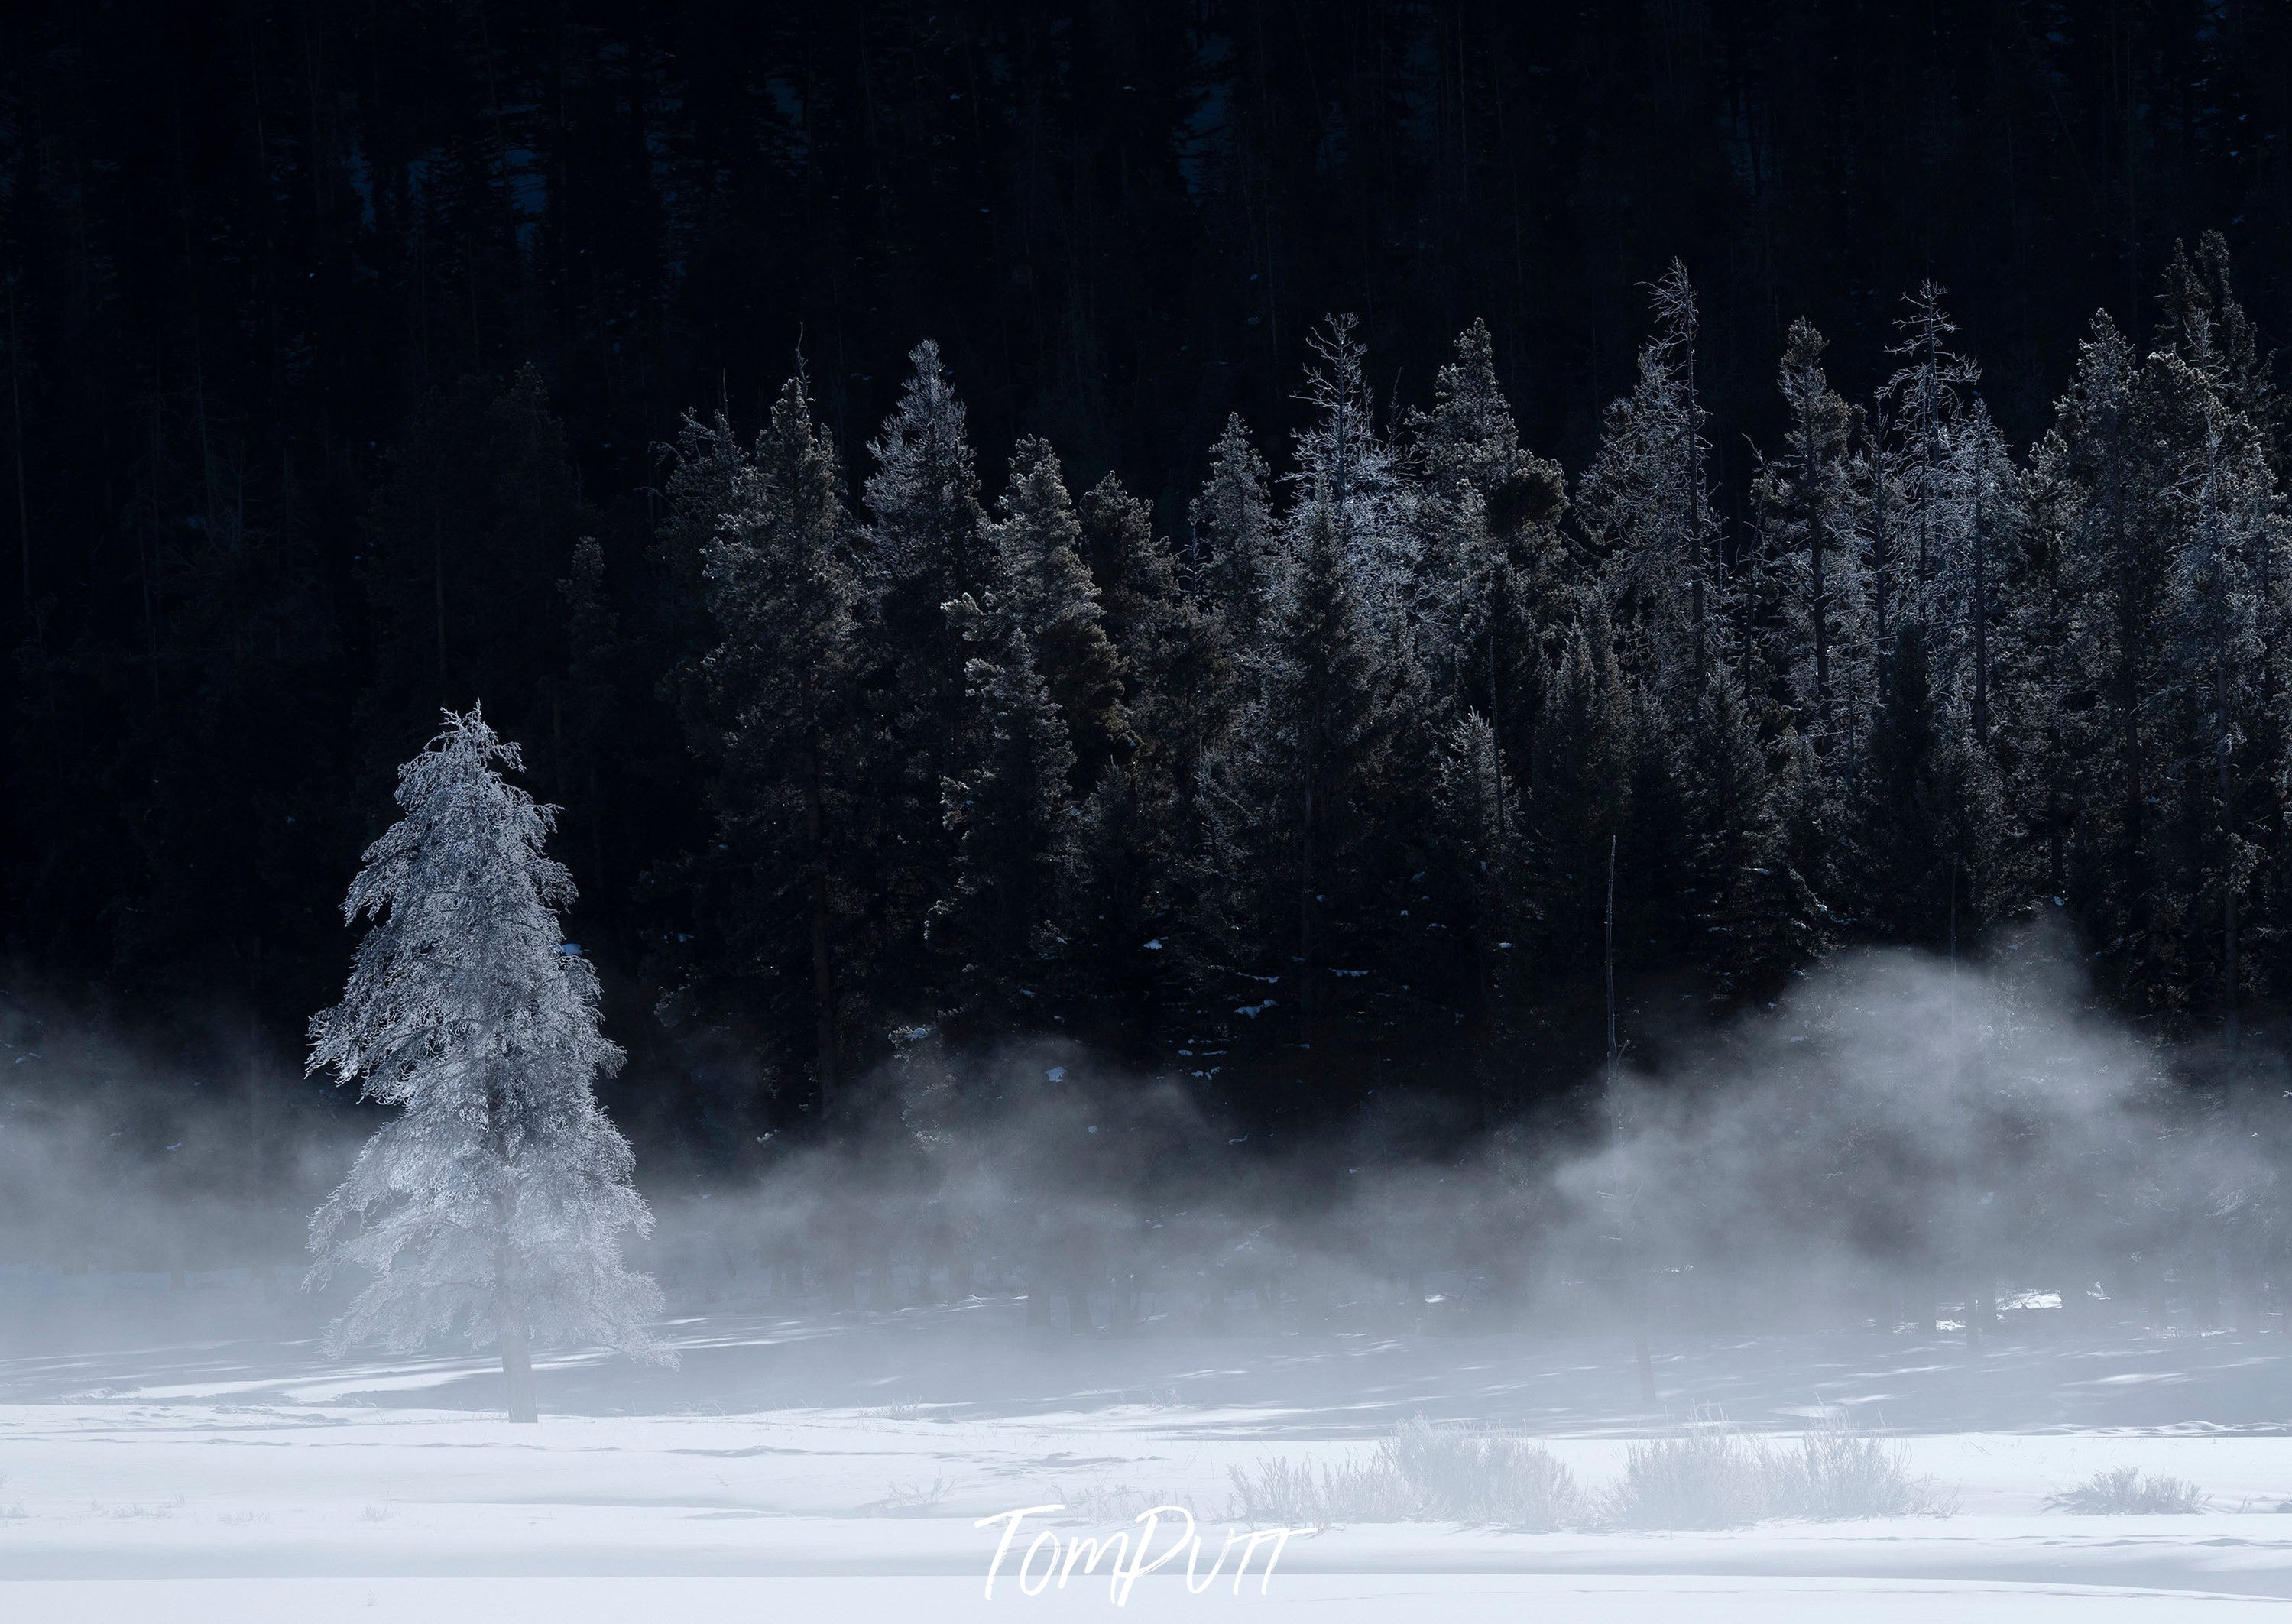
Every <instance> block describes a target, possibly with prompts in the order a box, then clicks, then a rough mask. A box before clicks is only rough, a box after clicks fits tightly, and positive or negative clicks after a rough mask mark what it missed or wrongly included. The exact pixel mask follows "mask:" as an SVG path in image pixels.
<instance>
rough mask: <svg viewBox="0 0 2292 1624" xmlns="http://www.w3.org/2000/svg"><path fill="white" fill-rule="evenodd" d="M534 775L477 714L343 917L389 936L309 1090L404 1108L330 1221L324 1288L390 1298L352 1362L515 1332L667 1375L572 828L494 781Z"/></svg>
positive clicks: (360, 962) (448, 734)
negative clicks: (610, 1102) (626, 1249)
mask: <svg viewBox="0 0 2292 1624" xmlns="http://www.w3.org/2000/svg"><path fill="white" fill-rule="evenodd" d="M497 766H498V767H504V768H508V769H510V770H511V771H516V770H518V769H519V768H520V767H521V761H520V758H519V753H518V748H517V747H516V746H515V745H513V744H506V743H504V742H503V741H502V740H501V739H497V738H496V736H495V734H494V732H493V730H492V729H490V728H488V726H487V725H486V724H485V722H484V720H483V719H482V717H481V716H480V714H479V712H478V711H477V710H475V709H472V711H471V712H470V714H469V715H466V716H461V715H454V714H452V713H450V712H449V713H448V714H447V715H446V719H445V728H444V731H442V732H440V734H439V736H438V737H437V738H436V739H432V740H431V742H430V744H429V745H428V747H425V748H424V750H423V752H422V753H421V754H420V755H417V756H416V757H415V758H414V759H413V760H412V761H410V762H408V763H407V764H405V766H403V767H401V768H400V769H399V787H398V803H399V805H400V806H402V807H404V808H405V816H404V817H402V818H401V819H399V821H398V822H397V823H396V824H394V825H393V826H392V827H391V829H390V831H389V832H388V833H387V834H385V835H383V837H382V838H381V839H380V840H377V841H376V842H375V844H373V845H372V846H370V847H368V848H367V852H366V855H365V867H364V869H362V870H361V871H360V873H359V877H358V878H357V880H356V881H355V882H354V883H353V884H352V885H351V890H350V895H349V897H348V898H347V899H346V900H345V901H344V902H343V918H344V919H345V921H356V920H358V919H359V918H361V917H364V918H367V919H369V920H371V921H373V925H372V928H371V929H369V930H368V931H367V934H366V938H365V940H364V941H361V942H360V943H359V948H358V951H357V953H356V955H355V957H354V958H353V960H352V964H351V977H350V985H349V987H348V989H347V990H346V991H345V992H344V994H343V1001H342V1002H341V1003H340V1004H338V1005H336V1006H335V1007H334V1008H332V1009H329V1010H327V1011H326V1012H325V1013H324V1014H320V1015H319V1016H318V1017H316V1018H315V1019H314V1020H313V1021H312V1022H311V1055H310V1069H311V1071H332V1072H333V1073H334V1074H335V1078H336V1079H338V1080H339V1081H342V1082H350V1081H352V1080H356V1081H358V1082H359V1084H360V1085H361V1086H362V1089H363V1093H364V1096H365V1097H366V1098H367V1099H370V1100H374V1101H376V1102H378V1103H382V1104H384V1105H390V1106H395V1107H397V1108H399V1109H398V1114H397V1115H396V1116H395V1117H393V1118H392V1119H391V1120H389V1121H388V1122H386V1123H384V1124H383V1127H381V1128H379V1129H378V1130H376V1132H375V1135H374V1136H373V1138H371V1139H369V1140H368V1141H367V1144H366V1147H365V1148H364V1149H363V1150H362V1151H359V1158H358V1160H357V1163H356V1164H355V1165H354V1166H353V1167H352V1168H351V1172H350V1176H348V1177H347V1178H345V1179H344V1180H343V1184H342V1186H341V1188H339V1189H337V1190H336V1191H335V1192H334V1194H333V1195H332V1196H330V1197H329V1198H328V1199H327V1203H326V1205H325V1206H323V1207H321V1208H319V1211H318V1213H317V1214H316V1215H315V1216H313V1217H312V1219H311V1250H312V1251H314V1252H316V1253H317V1254H318V1256H319V1261H318V1263H317V1264H316V1265H315V1266H314V1267H313V1268H312V1270H311V1276H310V1282H309V1283H310V1284H311V1286H312V1287H313V1288H316V1287H319V1286H323V1285H324V1284H325V1283H326V1281H327V1279H328V1277H329V1276H330V1275H331V1274H332V1273H333V1272H334V1270H335V1268H336V1267H338V1266H343V1265H349V1266H354V1267H357V1268H361V1269H366V1270H368V1271H370V1272H371V1273H373V1275H374V1277H375V1278H374V1281H373V1282H372V1283H371V1284H370V1285H368V1286H367V1288H366V1289H365V1290H364V1291H362V1292H361V1293H359V1297H358V1298H357V1300H356V1301H355V1302H353V1303H352V1304H351V1306H350V1309H349V1310H348V1312H346V1313H344V1314H343V1316H342V1318H341V1319H340V1320H338V1321H335V1325H334V1326H333V1328H332V1329H331V1331H330V1333H329V1342H330V1345H331V1346H332V1347H333V1348H334V1349H335V1351H340V1350H341V1349H342V1348H344V1347H347V1346H351V1345H360V1344H366V1343H371V1342H379V1343H382V1344H383V1345H385V1346H388V1347H390V1348H392V1349H396V1350H404V1349H408V1348H413V1347H416V1346H419V1345H421V1344H423V1343H424V1342H425V1341H427V1340H428V1339H429V1338H430V1337H432V1336H437V1335H441V1334H444V1335H466V1336H468V1337H469V1338H470V1340H471V1342H472V1345H484V1344H486V1343H488V1342H489V1341H491V1340H493V1339H494V1337H496V1334H497V1326H498V1323H499V1321H500V1320H501V1319H502V1318H503V1317H504V1315H505V1314H515V1315H517V1316H519V1317H520V1318H521V1319H522V1320H523V1321H524V1322H525V1323H526V1324H527V1325H528V1326H529V1328H530V1329H531V1331H532V1333H533V1334H534V1335H535V1336H536V1337H539V1338H541V1339H542V1340H544V1341H554V1342H581V1343H602V1344H605V1345H609V1346H611V1347H614V1348H617V1349H619V1350H620V1351H621V1352H623V1353H628V1354H630V1355H632V1356H634V1357H637V1358H641V1359H647V1360H653V1361H666V1357H667V1356H666V1354H665V1353H663V1352H662V1351H661V1350H660V1349H659V1347H658V1345H657V1344H656V1343H655V1342H654V1340H653V1338H652V1337H651V1334H650V1331H649V1330H648V1329H647V1323H648V1321H650V1320H651V1319H652V1318H653V1317H654V1316H655V1315H656V1314H657V1313H658V1311H659V1307H660V1294H659V1291H658V1289H657V1288H656V1287H655V1286H654V1285H653V1282H652V1281H650V1279H648V1278H646V1277H645V1276H643V1275H642V1274H636V1273H631V1272H630V1271H629V1270H628V1269H627V1268H626V1267H625V1265H624V1264H623V1263H622V1261H621V1256H620V1248H619V1245H618V1240H617V1237H618V1235H619V1234H620V1232H622V1231H624V1230H629V1231H634V1232H637V1233H639V1234H642V1233H644V1232H647V1231H648V1230H649V1229H650V1227H651V1224H652V1215H651V1214H650V1211H648V1210H647V1208H646V1207H645V1203H644V1200H643V1198H642V1197H641V1196H640V1195H638V1193H637V1192H636V1191H635V1190H634V1188H633V1187H632V1186H631V1184H630V1182H629V1177H630V1170H631V1160H632V1159H631V1157H630V1153H629V1147H628V1144H627V1142H626V1141H625V1140H624V1139H623V1138H622V1137H621V1135H620V1134H619V1132H618V1131H617V1130H616V1129H615V1128H614V1127H613V1126H612V1124H611V1123H610V1122H609V1121H608V1120H607V1119H606V1118H605V1116H604V1113H603V1112H602V1111H600V1110H599V1109H598V1106H597V1103H596V1100H595V1098H594V1096H593V1094H592V1092H591V1090H592V1087H593V1085H594V1083H595V1082H596V1080H597V1079H599V1078H600V1077H603V1076H608V1075H609V1074H611V1073H612V1072H613V1071H616V1070H617V1069H618V1068H619V1066H620V1063H621V1058H622V1057H621V1052H620V1050H619V1049H618V1048H617V1047H616V1046H614V1045H613V1044H612V1043H610V1042H609V1041H608V1040H607V1039H606V1038H605V1037H604V1036H603V1034H602V1033H601V1031H600V1030H599V1029H598V1009H597V977H596V973H595V972H594V971H593V969H592V968H591V967H590V966H589V964H588V962H587V961H586V960H585V959H583V958H581V957H578V956H577V955H576V954H574V953H571V952H569V951H567V950H566V949H565V943H564V940H563V937H562V935H561V933H560V930H559V927H558V920H557V911H556V910H558V909H561V908H564V907H565V906H567V905H568V904H569V903H570V902H571V901H572V900H573V894H574V893H573V883H572V880H571V878H570V877H569V875H568V874H567V873H566V871H565V869H564V868H563V867H562V866H561V865H560V864H559V863H556V862H554V861H553V860H550V858H548V857H547V856H546V855H545V853H544V851H543V847H544V844H545V841H546V840H547V838H548V836H549V833H550V830H551V827H552V825H553V821H554V817H555V811H556V809H555V808H553V807H548V806H537V805H535V804H534V803H533V800H532V798H531V797H530V796H527V795H526V794H525V793H524V792H523V791H522V790H520V789H518V788H514V787H513V786H512V785H510V784H507V783H505V782H504V781H503V780H502V778H501V775H500V772H498V771H497V770H496V768H497Z"/></svg>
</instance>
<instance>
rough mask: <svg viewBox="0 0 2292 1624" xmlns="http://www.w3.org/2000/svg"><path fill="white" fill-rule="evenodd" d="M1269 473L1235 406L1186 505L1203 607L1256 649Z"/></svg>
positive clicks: (1264, 583) (1240, 645) (1268, 525)
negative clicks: (1190, 502)
mask: <svg viewBox="0 0 2292 1624" xmlns="http://www.w3.org/2000/svg"><path fill="white" fill-rule="evenodd" d="M1270 479H1271V475H1270V474H1269V473H1268V472H1267V470H1266V466H1265V459H1264V458H1263V456H1259V455H1258V452H1257V448H1256V447H1255V445H1254V444H1252V443H1251V440H1250V438H1249V425H1248V424H1246V423H1244V422H1242V420H1241V415H1240V414H1239V412H1231V413H1229V414H1227V416H1226V420H1225V427H1224V429H1223V431H1222V432H1220V433H1219V435H1218V439H1217V443H1216V444H1215V445H1214V446H1212V447H1211V448H1210V471H1209V476H1208V478H1207V479H1206V480H1204V481H1202V489H1201V494H1200V495H1198V496H1197V497H1195V498H1194V501H1193V505H1192V507H1191V508H1190V509H1189V510H1188V516H1189V517H1190V520H1191V521H1192V524H1193V531H1194V542H1193V547H1192V549H1191V552H1190V557H1189V565H1190V568H1191V569H1192V570H1193V572H1194V574H1195V576H1196V578H1198V580H1199V581H1200V583H1201V592H1202V596H1203V599H1204V601H1205V602H1207V605H1208V606H1209V610H1210V612H1211V613H1212V614H1213V615H1214V616H1215V617H1216V618H1217V619H1218V621H1219V622H1220V623H1221V624H1222V625H1223V626H1224V627H1225V629H1226V634H1227V638H1228V641H1229V642H1231V645H1232V646H1233V647H1234V648H1236V649H1238V650H1247V649H1251V648H1254V647H1255V645H1256V642H1257V639H1258V633H1259V628H1260V626H1261V625H1262V623H1263V619H1264V616H1265V613H1266V609H1267V604H1268V597H1267V594H1268V592H1269V591H1270V589H1271V583H1272V570H1273V556H1274V553H1275V550H1276V543H1275V539H1274V523H1273V499H1272V495H1271V486H1270V483H1269V481H1270Z"/></svg>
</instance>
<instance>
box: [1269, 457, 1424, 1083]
mask: <svg viewBox="0 0 2292 1624" xmlns="http://www.w3.org/2000/svg"><path fill="white" fill-rule="evenodd" d="M1303 507H1304V512H1303V514H1302V515H1301V517H1300V519H1299V520H1298V521H1295V522H1296V523H1298V524H1300V525H1302V529H1300V530H1298V531H1296V532H1295V536H1294V541H1293V546H1294V547H1295V551H1294V553H1292V555H1291V556H1290V558H1289V559H1288V560H1287V566H1286V579H1285V580H1284V583H1283V586H1282V590H1281V593H1280V596H1279V601H1278V607H1277V609H1276V610H1275V613H1274V616H1273V618H1272V620H1271V626H1270V629H1269V636H1268V639H1267V643H1266V648H1265V650H1264V655H1263V662H1262V664H1261V667H1260V672H1261V676H1260V682H1261V686H1260V689H1259V693H1258V697H1257V699H1256V700H1255V703H1254V705H1253V706H1252V707H1250V709H1249V710H1248V711H1247V713H1245V715H1243V717H1242V718H1241V721H1240V723H1239V726H1240V729H1241V734H1242V737H1241V739H1240V747H1241V755H1240V759H1239V761H1238V763H1237V768H1238V772H1237V781H1236V784H1235V786H1234V790H1233V792H1232V794H1231V796H1230V797H1229V799H1228V800H1227V802H1226V804H1225V811H1226V812H1227V815H1229V816H1230V817H1231V818H1233V819H1234V820H1236V824H1237V827H1236V828H1234V829H1233V831H1232V842H1233V844H1235V845H1236V846H1238V847H1239V850H1240V851H1241V852H1242V853H1243V854H1244V855H1243V865H1244V866H1243V869H1242V871H1241V873H1240V874H1239V875H1238V876H1237V878H1238V879H1239V884H1240V886H1241V888H1242V890H1243V892H1244V893H1245V895H1246V897H1247V904H1246V908H1245V912H1246V917H1247V918H1248V919H1249V920H1250V921H1251V922H1252V924H1253V925H1254V926H1255V935H1256V944H1257V946H1258V948H1259V950H1260V952H1261V954H1262V955H1263V957H1264V959H1265V961H1266V962H1267V963H1269V964H1271V965H1279V966H1282V968H1281V970H1280V971H1279V972H1277V974H1280V975H1281V976H1282V982H1281V984H1282V985H1284V986H1294V987H1295V1010H1294V1014H1295V1020H1296V1027H1295V1030H1296V1031H1297V1033H1298V1038H1299V1041H1300V1042H1302V1043H1304V1044H1306V1045H1308V1046H1310V1045H1311V1044H1312V1043H1313V1042H1314V1041H1315V1038H1316V1034H1317V1032H1319V1031H1320V1030H1321V1028H1322V1026H1323V1025H1324V1023H1325V1022H1327V1021H1328V1018H1329V1016H1330V1015H1331V1014H1333V1013H1335V1011H1334V1008H1333V1007H1332V1006H1333V1005H1334V1002H1335V1000H1334V998H1332V996H1331V995H1332V992H1333V990H1334V989H1333V987H1332V985H1331V982H1332V978H1331V976H1330V974H1329V972H1330V970H1331V969H1332V967H1344V968H1347V969H1353V970H1368V969H1374V968H1381V967H1382V965H1381V962H1380V961H1381V959H1382V949H1384V947H1385V946H1386V945H1387V935H1388V933H1387V931H1386V929H1385V925H1386V921H1387V920H1388V918H1389V917H1390V910H1391V909H1392V907H1393V906H1394V903H1393V898H1394V895H1395V881H1396V880H1397V879H1398V877H1399V875H1398V874H1397V873H1396V871H1395V870H1396V867H1397V865H1395V864H1394V863H1393V862H1392V860H1390V850H1389V846H1388V844H1387V837H1389V836H1393V835H1395V834H1397V833H1399V830H1398V828H1397V827H1396V826H1395V825H1394V824H1393V823H1392V822H1390V821H1388V820H1385V819H1384V818H1383V817H1382V816H1381V815H1380V814H1381V812H1383V811H1384V806H1383V802H1384V799H1385V798H1386V796H1388V795H1389V794H1390V792H1391V789H1392V770H1393V747H1394V742H1395V740H1394V735H1395V731H1396V730H1395V725H1394V723H1395V718H1394V715H1393V714H1392V682H1393V674H1392V672H1391V671H1390V670H1389V668H1388V667H1387V664H1386V658H1387V651H1386V650H1385V649H1384V647H1383V646H1382V645H1381V644H1380V643H1379V642H1378V640H1377V639H1376V635H1375V634H1374V633H1373V631H1372V629H1371V627H1370V626H1369V624H1368V613H1367V610H1365V608H1364V606H1363V603H1362V601H1361V593H1360V589H1359V587H1358V586H1356V584H1355V577H1354V571H1353V555H1352V549H1351V548H1350V547H1349V546H1348V545H1347V538H1346V537H1345V536H1344V533H1343V532H1342V531H1341V529H1340V528H1339V524H1338V520H1339V515H1340V513H1341V511H1342V510H1341V508H1340V506H1339V505H1338V504H1336V503H1335V502H1333V501H1328V500H1320V501H1308V502H1306V503H1304V504H1303ZM1403 872H1405V871H1403ZM1364 960H1366V961H1368V962H1366V963H1364V962H1363V961H1364Z"/></svg>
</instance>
